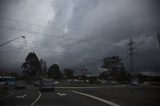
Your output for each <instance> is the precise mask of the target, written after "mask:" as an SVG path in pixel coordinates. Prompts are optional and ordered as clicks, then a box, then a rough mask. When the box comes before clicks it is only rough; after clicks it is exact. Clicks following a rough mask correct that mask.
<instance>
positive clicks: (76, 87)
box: [55, 86, 104, 89]
mask: <svg viewBox="0 0 160 106" xmlns="http://www.w3.org/2000/svg"><path fill="white" fill-rule="evenodd" d="M102 87H104V86H99V87H55V88H65V89H66V88H102Z"/></svg>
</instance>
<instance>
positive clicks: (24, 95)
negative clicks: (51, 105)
mask: <svg viewBox="0 0 160 106" xmlns="http://www.w3.org/2000/svg"><path fill="white" fill-rule="evenodd" d="M26 96H27V95H26V94H23V95H22V96H16V98H20V99H23V98H25V97H26Z"/></svg>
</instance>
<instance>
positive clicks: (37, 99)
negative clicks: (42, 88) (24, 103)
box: [31, 91, 41, 106]
mask: <svg viewBox="0 0 160 106" xmlns="http://www.w3.org/2000/svg"><path fill="white" fill-rule="evenodd" d="M38 93H39V96H38V98H37V99H36V100H35V101H34V102H33V103H32V104H31V106H33V105H34V104H35V103H36V102H37V101H38V100H39V99H40V97H41V92H39V91H38Z"/></svg>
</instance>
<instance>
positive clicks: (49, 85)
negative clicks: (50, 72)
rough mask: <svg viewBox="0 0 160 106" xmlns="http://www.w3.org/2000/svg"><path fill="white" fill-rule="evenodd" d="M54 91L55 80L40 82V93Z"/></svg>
mask: <svg viewBox="0 0 160 106" xmlns="http://www.w3.org/2000/svg"><path fill="white" fill-rule="evenodd" d="M54 89H55V84H54V80H53V79H42V80H41V81H40V85H39V90H40V91H44V90H52V91H54Z"/></svg>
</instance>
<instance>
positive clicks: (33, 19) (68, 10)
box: [0, 0, 160, 74]
mask: <svg viewBox="0 0 160 106" xmlns="http://www.w3.org/2000/svg"><path fill="white" fill-rule="evenodd" d="M159 4H160V3H159V1H158V0H41V1H40V0H23V1H22V0H0V42H1V43H3V42H6V41H8V40H10V39H13V38H15V37H18V36H26V39H18V40H16V41H14V42H12V43H10V44H7V45H5V46H3V47H1V48H0V70H9V71H21V69H20V66H21V64H22V62H23V61H24V60H25V57H26V55H27V54H28V53H29V52H32V51H34V52H35V53H36V54H37V55H38V57H39V58H43V59H44V60H45V61H46V62H47V64H48V66H50V65H51V64H53V63H57V64H59V65H60V67H61V69H63V68H65V67H69V68H73V69H75V71H77V73H79V72H80V69H81V68H84V67H86V68H88V69H89V73H91V74H93V73H99V72H100V71H101V70H102V69H101V65H102V60H103V58H105V57H109V56H114V55H118V56H120V57H121V58H122V60H123V62H124V64H125V66H126V68H127V69H128V67H129V63H128V62H129V61H128V59H129V56H128V47H127V43H128V42H129V39H130V38H132V39H134V41H135V45H134V46H135V48H136V50H135V53H136V54H135V72H139V71H159V70H160V68H159V65H160V48H159V44H158V39H157V37H156V34H157V32H159V31H160V22H159V19H160V12H159V10H160V7H159Z"/></svg>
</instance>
